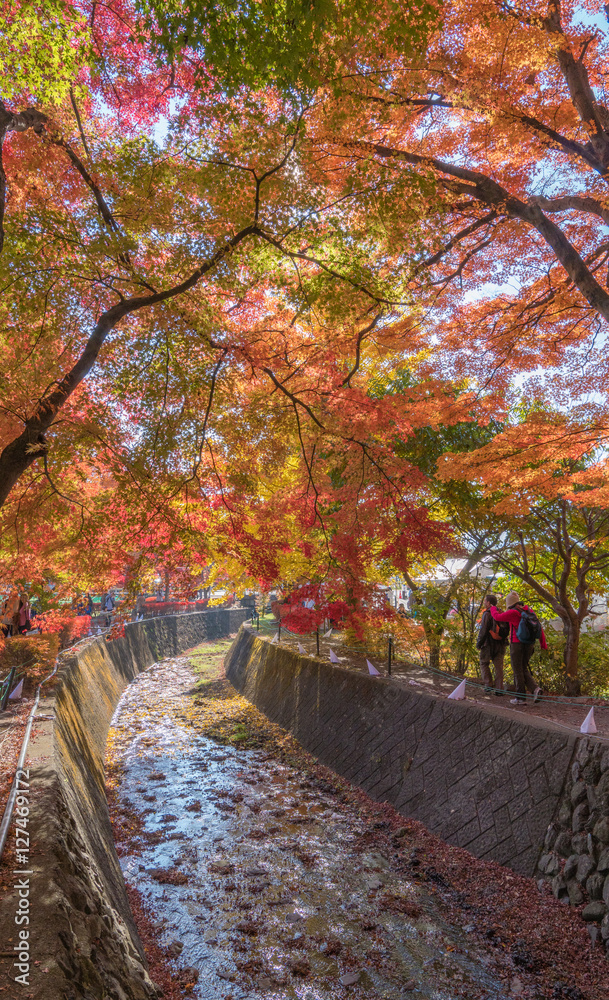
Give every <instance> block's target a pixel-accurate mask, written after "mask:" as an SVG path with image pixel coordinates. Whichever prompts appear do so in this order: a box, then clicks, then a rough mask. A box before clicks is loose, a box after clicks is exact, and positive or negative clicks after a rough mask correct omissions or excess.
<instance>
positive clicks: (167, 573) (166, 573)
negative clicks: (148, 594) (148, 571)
mask: <svg viewBox="0 0 609 1000" xmlns="http://www.w3.org/2000/svg"><path fill="white" fill-rule="evenodd" d="M163 600H165V601H168V600H169V570H167V569H166V570H165V597H164V598H163Z"/></svg>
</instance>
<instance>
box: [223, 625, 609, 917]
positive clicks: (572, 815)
mask: <svg viewBox="0 0 609 1000" xmlns="http://www.w3.org/2000/svg"><path fill="white" fill-rule="evenodd" d="M225 664H226V668H227V675H228V677H229V678H230V680H231V682H232V683H233V685H234V686H235V687H236V688H237V690H238V691H240V692H242V693H243V694H244V695H245V697H247V698H248V699H249V700H250V701H251V702H253V704H254V705H256V706H257V707H258V708H259V709H260V710H261V711H263V712H264V713H265V715H267V716H268V717H269V718H270V719H272V720H273V722H276V723H278V724H279V725H280V726H283V727H284V728H285V729H288V730H289V731H290V732H292V733H293V734H294V735H295V736H296V738H297V739H298V740H299V741H300V743H301V744H302V745H303V746H304V747H305V748H306V749H307V750H309V751H310V752H311V753H313V754H314V755H315V756H316V757H317V758H318V759H319V760H321V761H322V762H323V763H324V764H327V765H328V766H329V767H331V768H333V770H335V771H336V772H337V773H338V774H341V775H343V776H344V777H345V778H348V779H349V780H350V781H353V782H354V783H356V784H358V785H359V786H360V787H362V788H363V789H365V791H366V792H367V793H368V794H369V795H370V796H371V797H372V798H373V799H375V800H377V801H387V802H389V803H391V805H392V806H394V808H395V809H397V810H398V812H400V813H402V815H404V816H408V817H412V818H414V819H418V820H420V821H421V822H422V823H424V824H425V826H426V827H427V828H428V829H429V830H431V831H432V832H433V833H436V834H437V835H438V836H440V837H442V838H443V839H444V840H446V841H447V842H448V843H450V844H456V845H457V846H459V847H464V848H466V849H467V850H468V851H470V852H471V853H472V854H474V855H475V856H476V857H480V858H487V859H492V860H495V861H498V862H500V863H501V864H504V865H507V866H508V867H510V868H512V869H513V870H514V871H516V872H519V873H520V874H523V875H529V876H533V875H535V876H537V878H540V877H543V878H544V879H548V880H549V881H550V882H551V883H552V888H553V890H554V892H555V894H556V895H558V896H561V897H567V896H569V898H571V900H572V902H582V901H584V900H589V899H592V900H597V901H599V903H598V906H597V909H598V914H597V919H601V918H602V916H603V914H604V912H605V911H604V910H603V906H605V904H607V903H609V849H608V845H609V749H608V748H607V744H606V743H602V742H600V741H598V740H594V739H592V738H587V737H579V736H577V735H575V734H571V733H569V732H566V731H565V730H560V729H558V728H557V727H553V726H552V725H551V724H550V723H545V722H543V721H542V720H538V719H534V718H529V719H528V720H526V721H523V720H522V716H521V715H518V716H516V714H515V713H513V712H510V711H506V710H503V711H501V710H495V709H494V707H489V708H486V707H481V706H480V705H479V704H476V705H473V704H468V703H467V702H457V701H447V700H446V699H445V698H442V699H440V698H436V697H434V696H432V695H427V694H422V693H419V692H418V691H416V690H415V689H414V688H412V687H409V686H406V685H404V684H403V683H400V682H399V681H395V680H392V679H391V678H383V677H368V676H367V675H365V674H362V673H360V672H358V671H352V670H346V669H344V668H341V667H337V666H334V665H332V664H330V663H327V662H324V661H322V660H319V659H316V658H313V657H306V656H298V655H296V654H295V653H292V652H291V651H290V650H288V649H286V648H285V647H281V646H277V645H272V644H271V643H270V642H269V641H268V640H266V639H261V638H259V637H257V636H256V634H255V633H254V632H252V631H251V630H249V629H248V628H246V627H243V628H242V629H241V630H240V632H239V635H238V637H237V639H236V640H235V643H234V644H233V646H232V648H231V651H230V653H229V656H228V658H227V659H226V661H225ZM565 859H568V860H567V862H566V865H565V863H564V861H565ZM540 865H541V867H539V866H540ZM603 893H604V894H605V896H606V899H605V900H604V902H603V900H602V896H603ZM608 919H609V918H608Z"/></svg>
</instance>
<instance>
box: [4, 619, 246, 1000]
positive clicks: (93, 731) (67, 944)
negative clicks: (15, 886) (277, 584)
mask: <svg viewBox="0 0 609 1000" xmlns="http://www.w3.org/2000/svg"><path fill="white" fill-rule="evenodd" d="M247 614H248V612H247V611H246V610H241V609H236V610H223V609H218V610H213V611H204V612H200V613H198V614H192V615H179V616H167V617H163V618H153V619H149V620H147V621H144V622H137V623H133V624H129V625H127V626H126V630H125V636H124V638H118V639H115V640H114V641H112V642H109V643H106V641H105V640H104V639H103V638H99V639H93V640H91V642H89V643H88V644H87V645H85V646H84V647H81V648H80V650H79V651H77V652H74V653H70V651H67V653H66V654H64V655H63V657H62V663H61V667H60V669H59V672H58V680H57V684H56V686H55V689H54V691H53V693H52V694H51V696H49V697H47V698H46V699H44V700H41V703H40V707H39V713H38V718H37V721H36V723H35V730H34V738H33V740H32V743H31V747H30V752H29V754H28V757H29V760H30V761H31V767H30V775H29V777H30V791H29V798H30V817H29V827H28V832H29V836H30V842H31V843H30V846H31V851H30V854H29V863H28V867H27V871H28V872H31V874H30V875H26V876H24V878H25V880H26V882H27V888H28V890H29V892H28V894H27V896H25V895H23V896H22V898H24V899H27V905H28V910H27V916H28V919H29V923H28V924H25V923H22V924H21V925H16V923H15V914H16V910H17V906H18V897H17V893H16V892H13V893H11V892H8V893H5V895H4V896H3V898H2V901H1V906H0V936H1V939H2V941H3V944H4V946H5V947H4V949H3V953H2V957H1V959H0V986H4V987H5V988H6V990H7V992H6V993H4V994H2V995H5V996H7V997H16V996H17V995H19V996H22V995H23V996H24V997H25V996H27V997H29V998H30V1000H150V998H154V997H156V996H157V991H156V988H155V986H154V984H153V983H152V982H151V980H150V978H149V976H148V973H147V970H146V961H145V958H144V953H143V949H142V945H141V942H140V940H139V938H138V935H137V931H136V929H135V925H134V923H133V920H132V916H131V911H130V908H129V903H128V900H127V896H126V892H125V887H124V883H123V878H122V874H121V871H120V866H119V862H118V858H117V856H116V852H115V850H114V844H113V840H112V832H111V828H110V819H109V815H108V807H107V802H106V795H105V781H104V767H103V759H104V752H105V745H106V739H107V734H108V728H109V725H110V721H111V718H112V715H113V712H114V709H115V707H116V705H117V702H118V700H119V698H120V696H121V694H122V692H123V691H124V689H125V687H126V686H127V685H128V684H129V683H130V682H131V681H132V680H133V678H134V677H135V676H136V674H138V673H139V672H140V671H141V670H144V669H145V668H146V667H148V666H150V665H151V664H152V663H154V662H155V661H157V660H160V659H164V658H165V657H168V656H173V655H176V654H178V653H181V652H183V651H184V650H186V649H189V648H192V647H193V646H196V645H198V643H200V642H202V641H203V640H205V639H213V638H218V637H221V636H227V635H229V634H231V633H234V632H236V631H237V629H238V628H239V625H240V624H241V623H242V622H243V621H244V619H245V617H246V616H247ZM13 829H14V826H13ZM12 836H13V834H12V833H11V835H10V839H11V840H12ZM18 878H19V877H16V879H15V881H18ZM22 909H23V908H22ZM26 928H27V929H28V930H29V940H28V943H29V950H30V953H31V964H30V968H29V977H28V981H27V983H26V982H21V983H17V982H15V981H14V980H15V977H16V976H17V975H19V974H20V970H19V969H17V968H15V967H14V966H13V959H12V957H11V952H12V951H13V949H14V945H15V942H17V941H18V933H19V930H20V929H22V930H23V929H26ZM34 963H36V964H34Z"/></svg>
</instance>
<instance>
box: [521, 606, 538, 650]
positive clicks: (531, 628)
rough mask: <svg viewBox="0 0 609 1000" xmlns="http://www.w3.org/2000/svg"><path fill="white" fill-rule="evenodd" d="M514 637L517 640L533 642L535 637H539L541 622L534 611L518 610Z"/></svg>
mask: <svg viewBox="0 0 609 1000" xmlns="http://www.w3.org/2000/svg"><path fill="white" fill-rule="evenodd" d="M516 638H517V639H518V642H527V643H528V642H535V640H536V639H541V622H540V621H539V618H538V617H537V615H536V614H535V612H534V611H526V610H524V609H523V610H522V611H521V612H520V621H519V623H518V628H517V629H516Z"/></svg>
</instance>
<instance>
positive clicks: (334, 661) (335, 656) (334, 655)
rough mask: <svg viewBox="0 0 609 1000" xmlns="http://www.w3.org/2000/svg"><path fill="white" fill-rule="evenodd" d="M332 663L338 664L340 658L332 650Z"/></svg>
mask: <svg viewBox="0 0 609 1000" xmlns="http://www.w3.org/2000/svg"><path fill="white" fill-rule="evenodd" d="M330 663H338V656H337V655H336V653H335V652H334V650H333V649H331V650H330Z"/></svg>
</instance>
